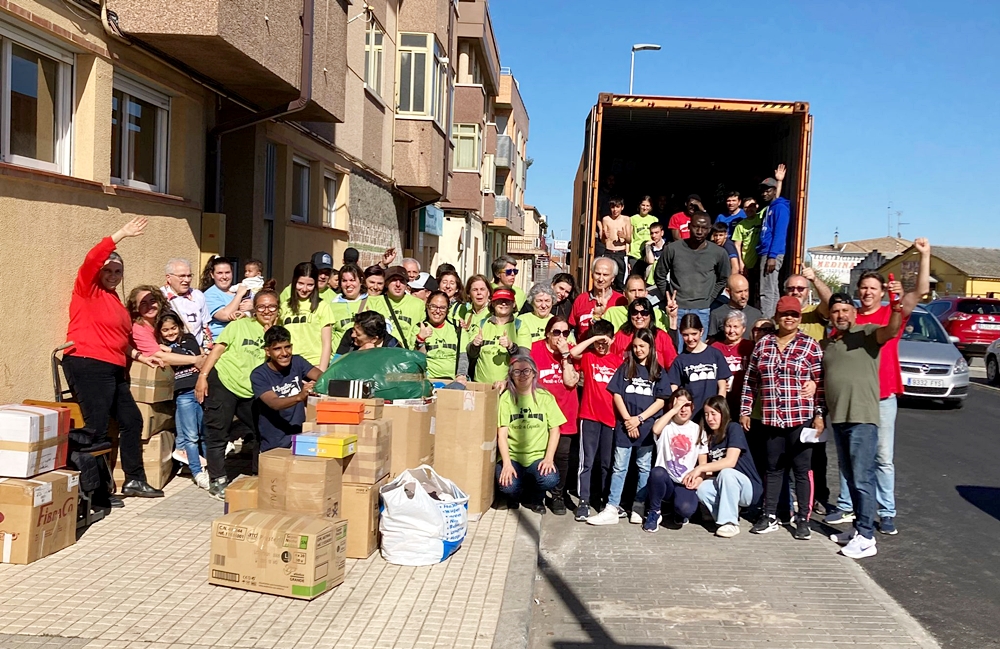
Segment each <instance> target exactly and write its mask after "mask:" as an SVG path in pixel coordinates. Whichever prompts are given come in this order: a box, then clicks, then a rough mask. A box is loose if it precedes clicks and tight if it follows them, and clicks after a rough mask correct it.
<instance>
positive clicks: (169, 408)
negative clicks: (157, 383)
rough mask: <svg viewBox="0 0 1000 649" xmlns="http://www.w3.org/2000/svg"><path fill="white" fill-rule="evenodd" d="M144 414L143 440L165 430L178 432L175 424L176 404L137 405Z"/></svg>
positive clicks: (169, 402)
mask: <svg viewBox="0 0 1000 649" xmlns="http://www.w3.org/2000/svg"><path fill="white" fill-rule="evenodd" d="M135 405H137V406H139V413H140V414H142V439H144V440H147V439H149V438H150V437H152V436H153V435H155V434H156V433H159V432H161V431H164V430H169V431H176V429H177V427H176V425H175V423H174V411H175V407H174V402H173V401H163V402H161V403H136V404H135Z"/></svg>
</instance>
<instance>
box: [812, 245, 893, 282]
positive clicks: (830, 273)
mask: <svg viewBox="0 0 1000 649" xmlns="http://www.w3.org/2000/svg"><path fill="white" fill-rule="evenodd" d="M912 243H913V242H912V241H907V240H906V239H899V238H897V237H880V238H878V239H861V240H859V241H845V242H842V243H841V242H839V241H837V238H836V237H834V240H833V243H832V244H830V245H826V246H817V247H815V248H810V249H809V256H810V258H811V260H812V262H811V265H812V267H813V268H814V269H815V270H816V272H818V273H821V274H822V275H824V276H825V277H827V278H828V279H836V280H837V282H839V284H838V285H837V286H836V287H833V288H835V289H837V290H839V288H840V287H842V286H849V285H850V284H851V271H852V270H853V269H854V267H855V266H857V265H858V264H860V263H861V262H862V260H864V259H865V258H866V257H867V256H868V255H869V254H871V253H873V252H878V253H879V254H881V255H883V256H884V257H885V258H886V259H891V258H892V257H895V256H896V255H898V254H899V253H901V252H903V251H904V250H906V249H907V248H908V247H909V246H910V245H911V244H912Z"/></svg>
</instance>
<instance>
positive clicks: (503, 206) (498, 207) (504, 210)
mask: <svg viewBox="0 0 1000 649" xmlns="http://www.w3.org/2000/svg"><path fill="white" fill-rule="evenodd" d="M510 207H511V205H510V199H509V198H507V197H506V196H497V199H496V202H495V203H494V204H493V218H494V219H506V218H507V217H508V216H510Z"/></svg>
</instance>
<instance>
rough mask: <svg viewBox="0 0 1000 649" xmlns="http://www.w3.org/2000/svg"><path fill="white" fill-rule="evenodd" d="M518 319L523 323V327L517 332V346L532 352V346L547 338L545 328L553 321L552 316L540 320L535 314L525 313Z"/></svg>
mask: <svg viewBox="0 0 1000 649" xmlns="http://www.w3.org/2000/svg"><path fill="white" fill-rule="evenodd" d="M517 319H518V320H520V321H521V327H520V328H519V329H518V330H517V336H518V338H517V344H518V346H519V347H524V348H525V349H529V350H530V349H531V345H532V344H534V343H536V342H538V341H539V340H541V339H542V338H545V326H546V325H548V324H549V320H551V319H552V314H551V313H550V314H549V315H547V316H545V317H544V318H539V317H538V316H536V315H535V314H534V313H523V314H521V315H519V316H517Z"/></svg>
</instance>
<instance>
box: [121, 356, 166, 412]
mask: <svg viewBox="0 0 1000 649" xmlns="http://www.w3.org/2000/svg"><path fill="white" fill-rule="evenodd" d="M129 380H130V382H131V383H130V388H131V390H132V398H133V399H135V400H136V401H137V402H139V403H159V402H160V401H173V400H174V370H173V368H172V367H170V366H169V365H168V366H166V367H160V368H153V367H150V366H149V365H143V364H142V363H132V367H131V369H129Z"/></svg>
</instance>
